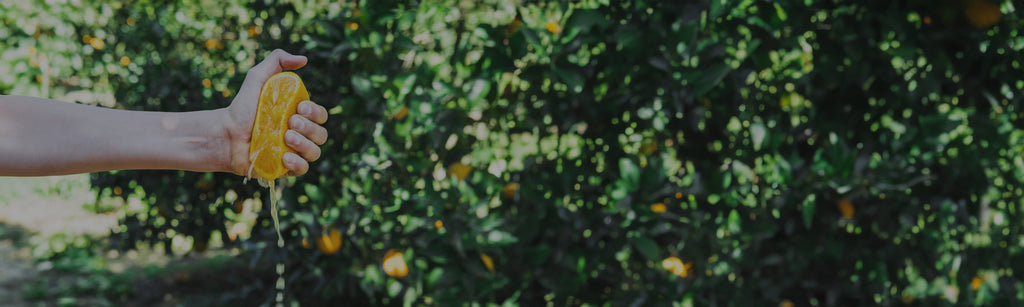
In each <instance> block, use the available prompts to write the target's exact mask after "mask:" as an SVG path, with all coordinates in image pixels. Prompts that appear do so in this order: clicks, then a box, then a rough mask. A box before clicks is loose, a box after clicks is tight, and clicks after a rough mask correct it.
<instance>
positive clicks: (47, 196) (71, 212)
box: [0, 175, 117, 306]
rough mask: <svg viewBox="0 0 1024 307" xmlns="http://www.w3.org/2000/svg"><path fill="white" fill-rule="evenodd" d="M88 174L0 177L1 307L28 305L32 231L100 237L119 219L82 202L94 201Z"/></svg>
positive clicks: (32, 276) (32, 271) (35, 274)
mask: <svg viewBox="0 0 1024 307" xmlns="http://www.w3.org/2000/svg"><path fill="white" fill-rule="evenodd" d="M95 200H96V197H95V195H94V194H92V192H90V191H89V189H88V175H75V176H55V177H35V178H10V177H6V178H0V306H26V305H28V304H29V303H28V302H26V301H25V300H24V299H23V297H22V295H23V290H24V287H25V284H26V283H27V282H28V281H31V280H34V279H36V277H38V274H39V270H38V269H37V268H36V267H35V265H34V264H33V261H32V260H33V259H32V254H31V252H32V251H31V247H29V246H26V244H24V243H26V242H25V240H28V239H29V237H30V236H32V235H38V236H43V237H48V236H50V235H53V234H55V233H60V232H63V233H66V234H70V235H83V234H94V235H104V234H108V233H109V232H110V228H111V227H114V226H116V225H117V217H116V216H114V215H112V214H110V215H97V214H93V213H91V212H89V211H87V210H85V209H84V208H83V205H86V204H89V203H92V202H95Z"/></svg>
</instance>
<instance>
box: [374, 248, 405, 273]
mask: <svg viewBox="0 0 1024 307" xmlns="http://www.w3.org/2000/svg"><path fill="white" fill-rule="evenodd" d="M381 266H382V267H383V268H384V273H386V274H388V276H391V277H394V278H402V277H405V276H406V275H409V266H408V265H406V264H405V258H402V253H401V252H399V251H396V250H394V249H391V250H388V252H387V253H385V254H384V263H383V264H382V265H381Z"/></svg>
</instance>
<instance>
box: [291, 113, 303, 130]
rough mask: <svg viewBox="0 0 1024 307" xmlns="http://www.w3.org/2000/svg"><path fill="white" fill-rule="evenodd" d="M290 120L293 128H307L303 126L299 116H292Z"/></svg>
mask: <svg viewBox="0 0 1024 307" xmlns="http://www.w3.org/2000/svg"><path fill="white" fill-rule="evenodd" d="M290 122H291V126H292V129H295V130H302V128H305V127H303V123H302V121H301V120H299V118H298V117H295V116H292V118H291V120H290Z"/></svg>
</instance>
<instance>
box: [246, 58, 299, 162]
mask: <svg viewBox="0 0 1024 307" xmlns="http://www.w3.org/2000/svg"><path fill="white" fill-rule="evenodd" d="M303 100H309V92H307V91H306V86H305V85H304V84H302V79H301V78H299V75H296V74H295V73H293V72H288V71H286V72H281V73H278V74H276V75H274V76H272V77H270V79H268V80H267V82H266V83H264V84H263V89H262V90H261V91H260V99H259V107H258V109H257V111H256V121H255V123H254V124H253V127H252V139H251V140H250V142H251V143H250V144H249V160H250V161H251V162H252V172H250V175H252V173H253V172H255V176H254V177H258V178H263V179H264V180H274V179H277V178H280V177H281V176H284V174H286V173H288V169H286V168H285V167H284V163H283V162H282V160H281V157H283V156H284V153H286V152H291V153H295V151H294V150H292V149H291V148H290V147H288V146H287V145H285V144H284V133H285V131H288V119H289V118H291V116H292V115H295V113H296V110H297V108H298V106H299V102H302V101H303Z"/></svg>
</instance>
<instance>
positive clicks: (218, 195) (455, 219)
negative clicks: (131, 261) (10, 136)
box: [0, 0, 1024, 305]
mask: <svg viewBox="0 0 1024 307" xmlns="http://www.w3.org/2000/svg"><path fill="white" fill-rule="evenodd" d="M979 1H986V2H985V3H987V0H969V1H938V2H928V3H924V2H913V1H873V2H870V1H869V2H841V1H812V0H805V1H792V0H784V1H782V0H780V1H771V2H769V1H755V0H743V1H730V2H726V1H720V0H709V1H682V2H675V1H633V2H619V1H583V2H580V3H573V4H569V3H563V2H554V1H531V2H524V3H519V2H503V1H469V2H459V1H361V2H360V1H356V2H345V3H328V2H326V1H323V2H317V1H314V2H310V3H303V4H281V3H276V2H275V3H261V2H257V3H255V4H252V5H248V6H242V5H239V4H236V3H234V2H233V1H228V2H227V3H222V2H214V1H205V0H198V1H143V2H140V3H135V4H133V5H131V6H128V5H123V6H118V5H116V4H115V5H106V4H102V5H97V6H98V7H99V8H98V9H96V10H98V11H103V12H109V14H104V15H103V16H104V17H103V18H109V19H104V20H100V21H90V20H88V19H87V20H85V21H82V20H78V19H63V21H62V22H63V23H60V24H58V25H56V26H48V25H44V24H41V23H40V24H39V25H38V26H37V28H38V29H41V32H40V33H43V34H40V35H39V37H33V36H32V35H31V34H29V33H31V32H32V31H22V32H23V33H21V32H16V31H11V30H7V31H9V32H10V33H9V34H12V35H10V36H7V37H8V38H7V39H6V40H5V41H3V43H4V44H6V45H8V46H19V47H18V48H22V49H24V48H25V47H24V45H25V44H35V45H36V46H45V48H51V47H52V45H51V43H48V41H47V40H54V41H57V40H59V39H61V38H63V37H62V36H67V35H66V34H73V35H75V36H78V37H79V38H80V39H82V41H83V42H84V41H89V40H84V35H86V34H88V35H92V36H95V37H100V38H101V39H104V42H105V44H106V46H110V47H108V48H93V49H94V50H89V48H90V47H95V46H91V44H90V46H84V47H82V51H83V52H82V53H84V54H85V55H84V56H82V55H79V53H78V52H77V51H75V50H77V49H75V48H70V49H68V48H65V49H60V48H56V49H53V50H54V51H49V50H51V49H43V47H37V48H38V49H37V50H48V51H47V52H56V53H48V54H55V55H51V56H50V58H51V59H54V58H61V59H63V58H65V57H70V58H72V62H74V61H73V59H74V57H76V56H79V57H83V58H85V59H88V61H84V62H83V63H86V62H87V63H92V64H91V65H93V66H82V67H101V68H102V67H107V68H108V69H107V70H106V72H107V73H103V70H102V69H99V70H97V69H96V68H93V69H91V70H86V69H83V68H80V67H79V66H74V67H75V69H73V70H70V71H73V72H75V74H79V75H80V76H81V77H78V78H81V80H84V79H99V80H106V81H107V82H109V84H110V86H111V88H112V90H113V91H114V93H116V94H115V95H116V97H117V101H118V107H125V108H135V109H147V110H165V111H182V110H197V109H208V108H214V107H220V106H224V105H225V104H226V103H227V102H228V101H229V100H228V99H229V98H230V97H225V96H230V95H231V94H232V92H230V91H231V90H232V89H234V88H237V87H238V85H239V84H240V82H241V78H242V77H243V73H244V71H245V70H246V69H248V68H249V67H251V65H252V64H253V63H254V61H255V60H256V58H258V56H257V55H261V54H265V53H266V51H267V50H269V49H272V48H283V49H286V50H291V51H294V52H298V53H302V54H306V55H308V56H309V57H310V63H309V65H308V66H307V67H306V68H303V69H301V70H299V71H298V73H299V75H300V76H302V77H303V78H304V80H305V81H306V85H307V88H308V89H309V90H310V92H311V97H313V99H314V100H315V101H317V102H319V103H321V104H324V105H325V106H327V107H328V109H329V110H330V111H331V118H330V120H329V122H328V124H327V128H328V130H329V131H330V133H331V138H330V140H329V141H328V143H327V144H325V145H324V147H323V150H324V153H325V154H324V156H323V158H322V159H321V161H319V162H317V163H316V164H315V165H314V167H313V169H312V170H311V171H310V173H309V174H307V175H305V176H301V177H297V178H290V179H287V180H285V188H284V190H283V198H282V203H283V205H282V208H283V209H282V210H283V211H282V227H283V228H284V229H283V230H284V231H283V232H284V235H285V236H286V237H287V238H286V240H287V242H289V245H288V246H287V247H286V250H285V251H284V252H281V251H279V250H277V249H276V248H275V247H274V245H273V244H272V242H273V239H272V237H273V236H274V235H275V234H274V232H273V229H272V226H271V224H270V223H269V221H268V217H269V212H268V211H267V209H266V207H268V206H259V205H261V204H265V203H266V200H267V196H268V195H267V194H266V192H265V190H261V189H260V188H258V187H257V186H255V184H253V183H248V184H246V183H243V182H242V180H241V178H237V177H235V176H230V175H225V174H198V173H187V172H152V171H142V172H113V173H106V174H96V175H95V176H94V180H93V184H94V185H95V186H96V187H97V190H98V191H99V193H101V194H104V195H106V194H111V195H117V196H122V197H125V198H129V197H136V198H138V199H141V200H143V201H142V205H141V208H138V211H137V212H135V213H136V214H133V215H126V216H125V218H124V219H125V220H124V227H122V230H121V231H120V232H118V233H116V234H115V236H117V237H119V238H121V239H122V242H124V243H125V244H126V245H125V246H127V247H130V246H133V244H136V243H138V242H150V243H158V245H162V246H164V247H165V248H167V249H168V250H171V246H173V245H174V241H175V240H178V241H181V240H183V239H180V238H181V237H190V238H192V239H189V240H192V241H193V242H207V240H209V238H210V237H211V236H213V237H218V235H219V237H220V240H221V241H223V242H225V244H227V245H229V246H238V247H243V248H245V249H246V250H248V251H250V252H249V253H247V254H246V257H253V258H254V259H260V260H262V261H256V263H266V262H275V261H278V260H283V261H286V263H287V273H286V277H287V284H288V287H287V290H286V291H287V294H288V299H290V300H296V301H299V302H302V303H312V304H317V303H324V302H333V301H345V302H352V303H353V304H359V303H372V304H388V305H390V304H399V303H406V304H415V305H420V304H439V305H450V303H455V302H467V301H474V302H489V303H498V304H500V303H503V302H514V303H520V304H524V305H535V304H536V303H542V302H548V303H552V304H555V305H578V304H584V303H587V304H612V305H625V304H634V303H637V304H659V305H660V304H667V303H668V302H674V303H684V304H686V303H695V304H699V305H712V304H720V303H727V304H736V305H750V304H756V305H764V304H766V303H767V304H776V303H779V302H791V303H796V304H799V305H805V304H806V305H868V304H885V305H890V304H899V303H921V304H927V305H936V304H948V303H994V304H1011V302H1017V301H1020V300H1022V299H1024V297H1021V294H1020V293H1024V291H1022V290H1024V284H1022V283H1021V281H1020V278H1019V277H1017V275H1016V274H1019V273H1015V272H1020V271H1022V270H1024V268H1022V267H1020V265H1019V263H1024V262H1022V261H1020V260H1021V259H1020V257H1021V255H1022V252H1024V251H1022V249H1021V246H1020V241H1021V239H1020V238H1021V235H1022V233H1024V228H1022V227H1021V226H1020V225H1021V223H1019V221H1020V220H1021V215H1020V214H1021V213H1020V209H1021V205H1022V204H1024V202H1022V201H1024V191H1022V188H1021V186H1022V184H1021V179H1020V178H1024V176H1022V175H1024V174H1022V171H1021V170H1022V169H1024V160H1022V158H1021V153H1022V151H1024V146H1022V141H1024V140H1022V136H1024V130H1021V127H1020V126H1021V123H1022V119H1021V118H1020V117H1019V115H1018V113H1019V112H1020V111H1019V110H1018V108H1019V105H1020V102H1021V98H1020V97H1021V89H1022V88H1024V81H1021V78H1020V76H1022V75H1024V74H1022V69H1024V68H1022V67H1021V63H1020V57H1019V55H1020V54H1021V49H1024V40H1021V39H1020V38H1019V33H1017V32H1018V28H1021V25H1022V21H1021V19H1020V18H1019V17H1018V16H1017V15H1018V14H1015V10H1016V7H1018V6H1020V5H1021V3H1020V2H1019V1H1012V2H1010V1H996V2H994V3H996V6H995V7H996V8H998V9H999V11H996V12H993V11H991V10H984V9H979V7H980V8H985V7H988V6H985V5H984V4H979V3H980V2H979ZM965 8H967V9H965ZM86 11H87V12H88V10H86ZM977 14H983V15H985V16H976V15H977ZM86 16H88V14H86ZM4 18H8V19H4V24H5V25H8V27H10V26H9V25H11V24H14V22H12V21H10V20H11V19H9V18H10V17H9V16H7V17H4ZM129 18H132V19H133V20H134V22H133V23H134V25H128V22H127V20H129ZM987 20H995V23H994V25H991V26H988V25H987V24H981V23H980V22H983V21H987ZM68 24H70V25H73V26H71V27H70V28H71V29H72V30H62V29H65V28H62V27H66V25H68ZM65 32H68V33H65ZM96 33H109V34H107V35H106V36H104V35H101V34H96ZM14 34H16V35H14ZM2 36H4V35H0V37H2ZM40 37H41V38H40ZM211 41H212V43H211ZM61 50H71V51H66V52H65V51H61ZM37 52H38V51H37ZM61 52H65V53H61ZM58 55H59V56H58ZM123 56H126V57H129V59H130V63H129V64H128V65H126V66H124V67H123V68H118V67H117V65H114V64H115V63H118V62H117V61H116V60H115V59H120V58H121V57H123ZM14 63H17V62H14ZM6 65H12V64H6ZM13 65H14V67H15V69H14V70H12V71H13V72H14V73H15V76H18V77H20V78H16V79H13V80H16V81H10V80H12V79H11V78H8V79H6V81H5V80H2V79H0V81H3V82H2V83H4V86H5V87H0V89H3V88H8V87H11V86H13V85H10V84H14V83H16V82H25V81H24V80H25V79H26V78H30V76H31V75H32V73H33V72H36V70H33V69H28V68H26V69H22V70H18V69H17V68H18V67H20V66H18V65H17V64H13ZM83 65H85V64H83ZM112 65H113V69H111V68H110V67H111V66H112ZM29 66H31V65H29ZM83 71H85V72H83ZM97 71H98V73H97ZM89 73H95V74H89ZM83 74H84V75H83ZM60 76H62V74H54V75H52V76H50V78H60ZM68 76H70V75H68ZM68 76H64V77H65V78H67V79H68V80H70V79H71V78H75V77H68ZM104 78H105V79H104ZM205 79H209V80H210V81H208V82H207V81H201V80H205ZM204 83H205V84H204ZM17 84H20V83H17ZM21 86H25V85H21ZM225 91H227V92H225ZM44 93H45V92H44ZM225 94H227V95H225ZM250 198H254V199H255V200H259V201H255V200H249V201H246V199H250ZM236 207H240V208H241V209H242V210H235V208H236ZM254 207H260V210H259V212H260V213H259V216H258V218H257V219H256V220H255V221H254V222H253V221H249V222H248V223H250V224H253V225H255V227H254V228H253V232H254V233H253V234H254V236H253V237H252V238H249V239H248V240H243V239H240V238H241V236H240V235H238V234H235V236H232V234H233V233H232V229H233V227H234V226H232V225H235V224H237V223H241V222H243V220H244V219H245V218H246V215H245V214H244V213H245V212H247V211H246V210H249V209H252V208H254ZM328 229H340V230H341V233H342V236H343V238H344V240H343V245H342V247H341V248H340V250H337V251H336V252H334V251H332V252H331V254H325V253H324V252H321V251H319V250H318V249H312V248H303V247H302V245H301V244H299V242H301V241H302V240H303V238H306V239H308V240H307V242H308V241H310V240H316V239H317V238H320V236H321V235H322V234H323V233H326V232H328ZM176 238H179V239H176ZM181 242H184V241H181ZM314 242H315V241H314ZM307 245H308V244H307ZM203 246H205V244H204V245H203ZM391 249H395V250H397V251H399V252H402V254H403V258H404V259H405V261H406V262H407V263H408V264H409V265H408V269H409V273H408V276H405V277H403V278H391V277H388V276H386V275H385V274H384V272H383V269H382V268H381V260H382V258H383V257H384V254H385V253H386V252H387V251H389V250H391ZM673 257H675V258H673ZM485 259H486V260H485ZM670 259H681V262H682V263H683V264H682V265H679V264H676V262H675V260H672V261H669V260H670ZM488 263H490V264H491V266H489V265H488ZM492 267H493V269H492ZM670 267H671V268H672V270H673V271H674V272H669V271H668V270H666V269H667V268H670ZM678 267H683V268H684V269H683V270H682V271H683V273H680V272H679V270H678V269H677V268H678ZM268 279H269V277H268ZM265 286H266V287H267V288H266V289H267V290H268V291H263V292H262V293H266V297H265V298H264V302H269V301H270V300H271V299H272V294H271V293H273V291H269V290H270V289H272V288H271V287H272V286H271V285H270V283H266V285H265Z"/></svg>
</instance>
